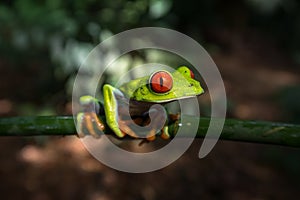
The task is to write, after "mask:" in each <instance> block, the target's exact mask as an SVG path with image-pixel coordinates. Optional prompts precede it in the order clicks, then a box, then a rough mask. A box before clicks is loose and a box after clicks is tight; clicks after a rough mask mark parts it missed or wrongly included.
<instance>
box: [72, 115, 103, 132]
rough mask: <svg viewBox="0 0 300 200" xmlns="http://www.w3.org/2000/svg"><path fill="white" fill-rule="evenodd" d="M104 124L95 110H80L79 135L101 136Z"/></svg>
mask: <svg viewBox="0 0 300 200" xmlns="http://www.w3.org/2000/svg"><path fill="white" fill-rule="evenodd" d="M104 128H105V127H104V125H103V123H102V122H101V120H100V119H99V118H98V116H97V115H96V113H95V112H80V113H78V114H77V131H78V136H79V137H84V136H85V135H92V136H93V137H95V138H99V137H100V134H101V133H102V131H103V130H104Z"/></svg>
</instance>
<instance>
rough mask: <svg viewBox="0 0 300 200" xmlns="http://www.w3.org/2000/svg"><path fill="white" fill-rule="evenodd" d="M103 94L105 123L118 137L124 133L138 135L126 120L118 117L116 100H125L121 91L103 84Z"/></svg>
mask: <svg viewBox="0 0 300 200" xmlns="http://www.w3.org/2000/svg"><path fill="white" fill-rule="evenodd" d="M103 96H104V110H105V116H106V123H107V124H108V126H109V127H110V128H111V130H112V131H113V132H114V133H115V134H116V135H117V136H118V137H120V138H122V137H124V136H125V135H126V134H128V135H130V136H132V137H138V136H137V135H136V134H135V133H134V131H133V130H132V129H131V128H130V127H129V126H128V125H129V124H128V122H127V121H125V120H122V119H121V118H120V117H119V115H120V114H119V104H118V102H122V101H124V102H126V100H125V99H126V98H125V97H124V95H123V93H122V92H121V91H120V90H118V89H117V88H115V87H112V86H111V85H108V84H105V85H104V86H103ZM126 109H128V108H126ZM121 114H124V113H121Z"/></svg>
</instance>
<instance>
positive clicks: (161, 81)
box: [159, 77, 164, 87]
mask: <svg viewBox="0 0 300 200" xmlns="http://www.w3.org/2000/svg"><path fill="white" fill-rule="evenodd" d="M163 83H164V80H163V78H162V77H160V78H159V85H160V87H163Z"/></svg>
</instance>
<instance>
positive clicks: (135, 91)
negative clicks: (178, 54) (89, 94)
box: [120, 66, 204, 103]
mask: <svg viewBox="0 0 300 200" xmlns="http://www.w3.org/2000/svg"><path fill="white" fill-rule="evenodd" d="M120 90H121V91H122V92H123V93H124V94H125V95H126V96H127V97H128V98H130V99H133V100H137V101H145V102H155V103H164V102H169V101H174V100H179V99H183V98H189V97H194V96H197V95H200V94H202V93H203V92H204V90H203V88H202V87H201V85H200V83H199V82H198V81H197V80H195V79H194V73H193V72H192V71H191V70H190V69H189V68H188V67H185V66H182V67H179V68H178V69H177V70H176V71H174V72H172V73H170V72H167V71H164V70H162V71H156V72H154V73H152V75H150V76H147V77H142V78H140V79H136V80H133V81H130V82H129V83H126V84H124V85H123V86H121V87H120Z"/></svg>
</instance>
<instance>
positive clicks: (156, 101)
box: [144, 91, 204, 103]
mask: <svg viewBox="0 0 300 200" xmlns="http://www.w3.org/2000/svg"><path fill="white" fill-rule="evenodd" d="M203 93H204V91H201V92H199V93H197V94H193V95H184V96H180V97H177V98H172V99H163V100H155V101H151V100H149V101H148V100H144V102H149V103H169V102H172V101H178V100H182V99H188V98H193V97H198V96H200V95H202V94H203Z"/></svg>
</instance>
